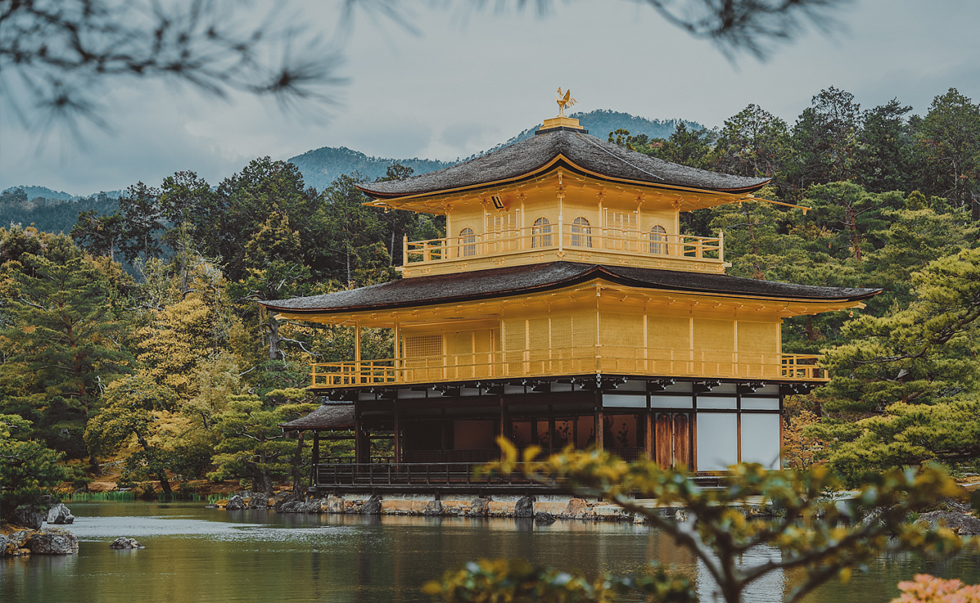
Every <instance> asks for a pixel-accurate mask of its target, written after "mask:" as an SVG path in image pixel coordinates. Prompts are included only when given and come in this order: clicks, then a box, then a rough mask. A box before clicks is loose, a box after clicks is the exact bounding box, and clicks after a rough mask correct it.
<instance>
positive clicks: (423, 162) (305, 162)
mask: <svg viewBox="0 0 980 603" xmlns="http://www.w3.org/2000/svg"><path fill="white" fill-rule="evenodd" d="M571 117H574V118H576V119H578V120H579V123H581V124H582V127H584V128H585V129H586V130H588V131H589V134H592V135H593V136H597V137H599V138H602V139H605V138H606V137H607V136H608V135H609V133H610V132H612V131H614V130H618V129H620V128H622V129H625V130H629V131H630V133H631V134H633V135H637V134H646V135H647V136H648V137H650V138H667V137H669V136H670V135H671V134H672V133H673V132H674V130H675V129H676V128H677V125H678V124H680V123H681V122H683V123H685V124H687V126H688V127H689V128H700V127H703V126H701V124H698V123H697V122H693V121H687V120H680V119H668V120H660V119H647V118H645V117H637V116H635V115H630V114H629V113H621V112H618V111H610V110H608V109H601V110H596V111H591V112H589V113H574V114H572V115H571ZM540 125H541V124H538V125H536V126H534V127H532V128H528V129H526V130H524V131H522V132H521V133H520V134H518V135H516V136H514V137H512V138H510V139H509V140H507V141H506V142H502V143H500V144H498V145H497V146H495V147H493V148H491V149H487V150H486V151H483V152H480V153H477V154H475V155H472V156H470V157H467V159H472V158H473V157H478V156H480V155H483V154H484V153H489V152H490V151H494V150H496V149H500V148H503V147H506V146H508V145H512V144H514V143H515V142H519V141H521V140H524V139H525V138H530V137H531V136H534V132H535V130H537V129H538V127H539V126H540ZM289 161H290V162H291V163H293V164H294V165H295V166H296V167H298V168H299V169H300V171H301V172H302V173H303V180H304V181H305V182H306V184H307V185H308V186H312V187H314V188H316V189H317V190H323V189H324V188H325V187H327V186H329V185H330V183H331V182H333V181H334V180H335V179H336V178H337V176H340V175H341V174H351V173H353V172H355V171H356V172H358V173H360V174H361V175H362V176H364V177H366V178H368V179H369V180H374V179H376V178H380V177H382V176H384V175H385V172H386V171H387V169H388V166H390V165H391V164H393V163H399V164H401V165H404V166H407V167H410V168H412V169H413V170H415V173H416V174H424V173H426V172H433V171H435V170H439V169H442V168H444V167H448V166H450V165H452V164H453V163H455V162H452V161H439V160H435V159H418V158H413V159H392V158H382V157H368V156H367V155H365V154H364V153H361V152H358V151H354V150H351V149H348V148H346V147H339V148H338V147H322V148H319V149H316V150H313V151H307V152H306V153H303V154H302V155H298V156H296V157H293V158H292V159H289Z"/></svg>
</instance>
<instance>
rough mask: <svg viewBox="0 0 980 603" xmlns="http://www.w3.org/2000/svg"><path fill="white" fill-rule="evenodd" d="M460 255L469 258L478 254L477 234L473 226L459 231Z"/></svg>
mask: <svg viewBox="0 0 980 603" xmlns="http://www.w3.org/2000/svg"><path fill="white" fill-rule="evenodd" d="M459 245H460V247H459V255H460V256H462V257H464V258H467V257H472V256H474V255H476V234H475V233H474V232H473V229H472V228H464V229H463V230H461V231H459Z"/></svg>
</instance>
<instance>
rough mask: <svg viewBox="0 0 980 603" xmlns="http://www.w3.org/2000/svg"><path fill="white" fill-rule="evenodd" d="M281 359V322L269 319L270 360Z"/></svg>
mask: <svg viewBox="0 0 980 603" xmlns="http://www.w3.org/2000/svg"><path fill="white" fill-rule="evenodd" d="M278 359H279V321H278V320H276V319H275V318H273V317H272V316H270V317H269V360H278Z"/></svg>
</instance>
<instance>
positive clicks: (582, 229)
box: [572, 216, 592, 247]
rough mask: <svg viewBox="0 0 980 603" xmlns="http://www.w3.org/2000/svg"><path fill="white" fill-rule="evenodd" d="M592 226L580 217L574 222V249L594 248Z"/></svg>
mask: <svg viewBox="0 0 980 603" xmlns="http://www.w3.org/2000/svg"><path fill="white" fill-rule="evenodd" d="M591 234H592V226H590V225H589V221H588V220H586V219H585V218H583V217H581V216H579V217H578V218H575V220H574V221H572V247H592V237H591V236H589V235H591Z"/></svg>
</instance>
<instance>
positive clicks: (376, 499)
mask: <svg viewBox="0 0 980 603" xmlns="http://www.w3.org/2000/svg"><path fill="white" fill-rule="evenodd" d="M361 515H381V497H380V496H378V495H377V494H375V495H373V496H371V498H370V499H369V500H368V501H367V502H366V503H364V506H363V507H361Z"/></svg>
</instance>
